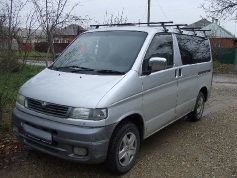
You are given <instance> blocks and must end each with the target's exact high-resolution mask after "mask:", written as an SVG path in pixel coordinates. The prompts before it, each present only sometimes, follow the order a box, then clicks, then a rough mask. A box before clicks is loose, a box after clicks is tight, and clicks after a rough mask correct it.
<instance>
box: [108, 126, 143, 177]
mask: <svg viewBox="0 0 237 178" xmlns="http://www.w3.org/2000/svg"><path fill="white" fill-rule="evenodd" d="M139 147H140V134H139V131H138V128H137V126H136V125H135V124H133V123H131V122H125V123H122V124H121V125H119V126H118V127H117V128H116V129H115V131H114V133H113V135H112V137H111V140H110V145H109V149H108V153H107V159H106V162H105V163H106V166H107V168H108V169H109V170H110V171H111V172H112V173H114V174H116V175H122V174H124V173H126V172H128V171H129V170H130V169H131V168H132V167H133V166H134V164H135V161H136V158H137V153H138V150H139Z"/></svg>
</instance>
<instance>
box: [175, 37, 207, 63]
mask: <svg viewBox="0 0 237 178" xmlns="http://www.w3.org/2000/svg"><path fill="white" fill-rule="evenodd" d="M176 37H177V40H178V44H179V49H180V53H181V59H182V63H183V65H187V64H196V63H201V62H208V61H210V59H211V57H210V56H211V55H210V45H209V41H208V40H207V39H205V38H201V37H197V36H188V35H176Z"/></svg>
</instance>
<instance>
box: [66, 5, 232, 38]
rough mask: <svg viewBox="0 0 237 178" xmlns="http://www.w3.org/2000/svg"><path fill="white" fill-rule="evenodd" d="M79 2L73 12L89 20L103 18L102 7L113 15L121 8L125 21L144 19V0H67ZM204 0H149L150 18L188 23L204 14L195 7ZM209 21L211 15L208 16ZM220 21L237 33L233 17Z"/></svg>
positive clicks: (100, 19)
mask: <svg viewBox="0 0 237 178" xmlns="http://www.w3.org/2000/svg"><path fill="white" fill-rule="evenodd" d="M70 2H71V3H73V2H80V4H79V6H78V7H77V8H76V9H75V11H74V13H76V14H77V15H80V16H82V17H83V16H85V15H88V16H89V17H90V18H92V19H93V20H94V22H93V21H92V22H91V23H95V22H99V23H103V22H104V21H105V14H106V11H107V13H108V17H110V14H113V15H117V14H118V13H120V14H121V12H122V11H123V13H124V17H127V18H128V21H127V22H139V21H140V22H146V21H147V0H70ZM203 2H204V0H195V1H190V0H179V1H174V0H151V21H154V22H157V21H174V23H182V24H191V23H193V22H196V21H198V20H200V19H201V18H202V17H204V18H205V17H206V14H205V13H204V11H203V10H202V9H201V8H199V7H200V4H202V3H203ZM208 20H210V21H211V19H208ZM220 25H221V26H223V27H224V28H226V29H227V30H228V31H230V32H231V33H233V34H235V35H237V29H236V28H237V26H236V23H235V22H234V21H221V22H220Z"/></svg>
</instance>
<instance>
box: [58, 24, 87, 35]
mask: <svg viewBox="0 0 237 178" xmlns="http://www.w3.org/2000/svg"><path fill="white" fill-rule="evenodd" d="M84 31H86V30H85V29H84V28H83V27H81V26H80V25H76V24H71V25H68V26H66V27H64V28H57V29H56V30H55V34H56V35H65V36H77V35H79V34H80V33H82V32H84Z"/></svg>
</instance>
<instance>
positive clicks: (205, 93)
mask: <svg viewBox="0 0 237 178" xmlns="http://www.w3.org/2000/svg"><path fill="white" fill-rule="evenodd" d="M199 92H202V93H203V94H204V97H205V101H207V98H208V90H207V87H206V86H204V87H202V88H201V89H200V91H199Z"/></svg>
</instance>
